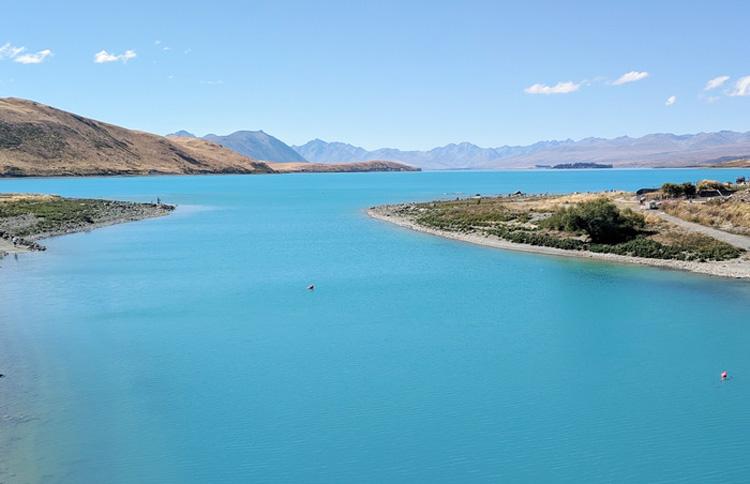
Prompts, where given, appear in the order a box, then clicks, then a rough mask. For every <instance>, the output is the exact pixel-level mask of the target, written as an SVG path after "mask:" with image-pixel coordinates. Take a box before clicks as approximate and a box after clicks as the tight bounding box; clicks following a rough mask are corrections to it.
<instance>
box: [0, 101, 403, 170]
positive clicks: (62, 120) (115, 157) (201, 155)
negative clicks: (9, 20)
mask: <svg viewBox="0 0 750 484" xmlns="http://www.w3.org/2000/svg"><path fill="white" fill-rule="evenodd" d="M259 133H260V135H258V134H259ZM235 134H237V133H235ZM254 134H255V135H258V136H256V137H257V138H258V139H259V140H260V142H261V145H263V144H264V143H265V145H266V146H269V147H271V148H274V149H275V148H279V150H280V152H283V151H284V149H283V148H284V147H286V149H287V150H288V151H292V153H293V155H294V157H296V158H297V159H301V156H300V155H299V154H297V153H295V152H294V151H293V150H292V149H291V148H289V147H288V146H286V145H284V144H283V143H281V142H280V141H278V140H276V141H277V142H278V143H281V145H283V146H281V147H278V146H277V143H276V142H275V141H274V140H275V138H273V137H270V136H268V135H266V134H265V133H262V132H257V133H254ZM412 170H415V168H413V167H409V166H405V165H402V164H399V163H394V162H388V161H367V162H364V163H344V164H339V165H323V166H321V165H319V164H315V163H306V162H304V161H303V162H294V163H265V162H261V161H256V160H255V159H253V158H251V157H248V156H245V155H243V154H241V153H238V152H236V151H234V150H232V149H230V148H227V147H225V146H222V145H220V144H218V143H215V142H213V141H209V140H208V139H203V138H196V137H195V136H193V135H192V134H190V133H188V132H186V131H182V132H178V133H175V135H174V136H167V137H164V136H159V135H155V134H151V133H144V132H142V131H136V130H132V129H126V128H123V127H120V126H115V125H113V124H108V123H104V122H101V121H96V120H94V119H90V118H85V117H83V116H80V115H78V114H74V113H69V112H67V111H63V110H60V109H56V108H53V107H51V106H46V105H44V104H40V103H37V102H34V101H28V100H25V99H18V98H0V176H87V175H150V174H198V173H242V174H263V173H289V172H301V171H304V172H331V171H335V172H361V171H412Z"/></svg>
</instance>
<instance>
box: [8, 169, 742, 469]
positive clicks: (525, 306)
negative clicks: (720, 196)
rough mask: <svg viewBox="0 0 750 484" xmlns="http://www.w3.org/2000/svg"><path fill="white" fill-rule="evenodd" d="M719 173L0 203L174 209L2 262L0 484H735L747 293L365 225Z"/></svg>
mask: <svg viewBox="0 0 750 484" xmlns="http://www.w3.org/2000/svg"><path fill="white" fill-rule="evenodd" d="M737 173H740V172H737V171H696V170H679V171H675V170H623V171H619V170H616V171H613V170H598V171H596V170H594V171H576V172H459V173H456V172H453V173H436V172H433V173H430V172H428V173H391V174H351V175H349V174H331V175H326V174H311V175H284V176H203V177H149V178H90V179H19V180H0V191H3V192H4V191H16V192H52V193H59V194H62V195H68V196H83V197H108V198H117V199H129V200H152V199H155V198H156V197H157V196H160V197H161V198H162V199H163V200H166V201H168V202H173V203H177V204H179V206H180V208H179V209H178V211H177V212H176V213H175V214H173V215H172V216H169V217H166V218H161V219H155V220H148V221H142V222H137V223H132V224H125V225H118V226H114V227H108V228H104V229H101V230H97V231H94V232H91V233H86V234H75V235H70V236H66V237H60V238H55V239H52V240H49V241H48V243H47V245H48V247H49V250H48V251H47V252H45V253H35V254H24V255H21V256H19V257H18V258H17V259H16V258H14V257H8V258H6V259H4V260H3V261H1V262H0V266H2V267H1V268H0V372H2V373H5V374H6V378H3V379H2V380H0V415H1V416H2V418H1V419H0V425H2V427H1V429H2V432H1V433H0V445H2V448H0V472H2V473H1V474H0V481H1V482H72V483H89V482H90V483H104V482H107V483H119V482H123V483H124V482H128V483H130V482H135V483H151V482H153V483H189V482H238V483H239V482H321V483H323V482H325V483H331V482H542V481H558V482H580V481H623V482H747V481H748V480H750V461H748V459H747V456H748V455H749V454H750V441H748V435H750V406H749V405H748V401H749V398H750V359H749V358H748V348H750V326H749V325H750V318H749V317H748V314H750V313H749V312H748V311H749V309H748V308H750V305H749V303H750V284H748V283H746V282H740V281H733V280H724V279H718V278H710V277H704V276H698V275H692V274H687V273H681V272H673V271H666V270H659V269H652V268H644V267H637V266H627V265H615V264H607V263H601V262H593V261H586V260H571V259H564V258H556V257H548V256H538V255H531V254H522V253H514V252H506V251H500V250H494V249H487V248H482V247H477V246H472V245H468V244H463V243H459V242H454V241H449V240H443V239H439V238H435V237H431V236H428V235H423V234H418V233H412V232H409V231H405V230H403V229H400V228H397V227H394V226H390V225H387V224H384V223H382V222H378V221H375V220H371V219H369V218H367V217H366V215H365V214H364V212H363V209H364V208H366V207H368V206H370V205H373V204H379V203H384V202H395V201H401V200H423V199H431V198H435V197H443V196H455V194H456V193H464V194H473V193H476V192H480V193H485V194H490V193H504V192H510V191H515V190H523V191H526V192H565V191H575V190H578V191H583V190H600V189H607V188H622V189H634V188H639V187H642V186H649V185H654V184H658V183H661V182H663V181H667V180H670V181H683V180H696V179H699V178H716V177H717V176H721V177H722V179H729V178H733V177H734V176H735V174H737ZM310 283H315V284H316V286H317V290H316V291H315V292H312V293H311V292H308V291H307V290H306V289H305V288H306V286H307V285H308V284H310ZM723 369H728V370H729V371H730V373H731V374H732V375H733V376H734V378H733V379H732V380H730V381H729V382H725V383H721V382H719V372H720V371H721V370H723Z"/></svg>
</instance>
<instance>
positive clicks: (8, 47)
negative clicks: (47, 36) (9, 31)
mask: <svg viewBox="0 0 750 484" xmlns="http://www.w3.org/2000/svg"><path fill="white" fill-rule="evenodd" d="M24 50H26V49H24V48H23V47H16V46H15V45H12V44H11V43H10V42H6V43H5V44H4V45H0V60H5V59H12V58H14V57H16V56H17V55H18V54H20V53H21V52H23V51H24Z"/></svg>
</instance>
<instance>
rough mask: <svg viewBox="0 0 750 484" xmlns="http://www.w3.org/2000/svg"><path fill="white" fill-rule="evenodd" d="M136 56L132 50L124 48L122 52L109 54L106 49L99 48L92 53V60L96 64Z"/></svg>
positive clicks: (125, 59)
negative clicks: (99, 49)
mask: <svg viewBox="0 0 750 484" xmlns="http://www.w3.org/2000/svg"><path fill="white" fill-rule="evenodd" d="M136 57H137V54H136V53H135V51H134V50H126V51H125V52H123V53H122V54H119V55H117V54H110V53H109V52H107V51H106V50H101V51H99V52H97V53H96V54H94V62H95V63H97V64H105V63H107V62H117V61H122V62H127V61H129V60H131V59H135V58H136Z"/></svg>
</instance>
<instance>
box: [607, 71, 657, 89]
mask: <svg viewBox="0 0 750 484" xmlns="http://www.w3.org/2000/svg"><path fill="white" fill-rule="evenodd" d="M647 77H648V72H646V71H630V72H626V73H625V74H623V75H621V76H620V77H619V78H618V79H617V80H615V81H613V82H612V84H613V85H615V86H620V85H622V84H627V83H629V82H636V81H640V80H641V79H645V78H647Z"/></svg>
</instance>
